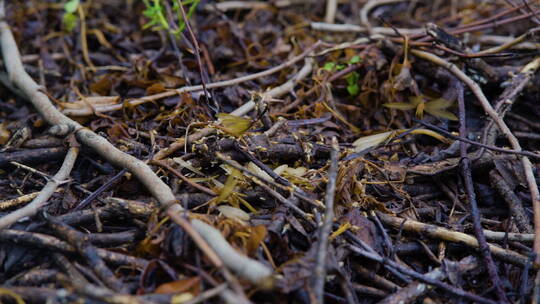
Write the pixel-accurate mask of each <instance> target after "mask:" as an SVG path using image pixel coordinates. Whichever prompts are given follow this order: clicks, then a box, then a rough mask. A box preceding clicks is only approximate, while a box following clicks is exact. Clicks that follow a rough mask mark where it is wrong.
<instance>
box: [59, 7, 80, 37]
mask: <svg viewBox="0 0 540 304" xmlns="http://www.w3.org/2000/svg"><path fill="white" fill-rule="evenodd" d="M79 4H80V3H79V0H69V1H67V2H66V3H65V4H64V16H63V18H62V25H63V26H64V30H66V32H68V33H71V32H72V31H73V29H74V28H75V27H76V26H77V23H78V21H79V19H78V17H77V15H76V14H75V13H76V12H77V8H78V7H79Z"/></svg>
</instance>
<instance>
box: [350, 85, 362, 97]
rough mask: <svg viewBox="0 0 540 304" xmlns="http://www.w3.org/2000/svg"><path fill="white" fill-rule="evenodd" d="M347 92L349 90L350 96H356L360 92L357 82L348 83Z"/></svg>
mask: <svg viewBox="0 0 540 304" xmlns="http://www.w3.org/2000/svg"><path fill="white" fill-rule="evenodd" d="M347 92H349V94H350V95H351V96H356V95H358V93H359V92H360V87H359V86H358V85H357V84H353V85H348V86H347Z"/></svg>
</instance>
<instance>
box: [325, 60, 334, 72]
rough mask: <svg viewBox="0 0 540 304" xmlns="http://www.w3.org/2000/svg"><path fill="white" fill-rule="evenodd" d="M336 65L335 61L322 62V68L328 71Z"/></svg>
mask: <svg viewBox="0 0 540 304" xmlns="http://www.w3.org/2000/svg"><path fill="white" fill-rule="evenodd" d="M335 67H336V63H335V62H327V63H325V64H324V66H323V69H324V70H327V71H329V72H332V71H333V70H334V68H335Z"/></svg>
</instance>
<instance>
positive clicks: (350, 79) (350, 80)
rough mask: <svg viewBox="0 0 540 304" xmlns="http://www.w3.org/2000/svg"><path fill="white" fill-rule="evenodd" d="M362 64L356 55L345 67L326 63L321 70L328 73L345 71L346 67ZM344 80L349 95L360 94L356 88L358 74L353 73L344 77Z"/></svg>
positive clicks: (357, 87) (358, 88) (358, 78)
mask: <svg viewBox="0 0 540 304" xmlns="http://www.w3.org/2000/svg"><path fill="white" fill-rule="evenodd" d="M360 62H362V58H361V57H360V56H358V55H355V56H353V57H352V58H351V59H350V60H349V62H347V65H345V64H338V63H335V62H327V63H325V64H324V66H323V69H324V70H326V71H329V72H334V71H341V70H343V69H345V68H346V67H347V66H348V65H353V64H357V63H360ZM345 80H346V81H347V92H349V95H351V96H356V95H358V93H360V87H359V86H358V81H359V80H360V74H358V72H356V71H353V72H351V73H349V74H347V76H346V77H345Z"/></svg>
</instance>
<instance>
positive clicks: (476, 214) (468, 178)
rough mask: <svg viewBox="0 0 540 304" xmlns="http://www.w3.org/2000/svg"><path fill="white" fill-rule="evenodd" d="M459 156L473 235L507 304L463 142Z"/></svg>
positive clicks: (462, 124) (463, 129) (462, 126)
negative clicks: (483, 227) (483, 224)
mask: <svg viewBox="0 0 540 304" xmlns="http://www.w3.org/2000/svg"><path fill="white" fill-rule="evenodd" d="M458 88H459V90H458V97H457V99H458V105H459V135H460V136H461V137H463V138H466V137H467V134H468V132H467V125H466V120H465V119H466V118H465V97H464V96H463V85H462V84H461V83H459V87H458ZM459 148H460V149H459V150H460V156H461V166H460V167H461V175H462V178H463V182H464V183H465V192H466V193H467V199H468V201H469V206H470V210H471V217H472V220H473V227H474V234H475V236H476V239H477V240H478V246H479V248H480V252H481V253H482V256H483V258H484V263H485V264H486V268H487V270H488V273H489V276H490V278H491V281H492V283H493V285H494V287H495V291H496V293H497V297H498V298H499V301H501V302H503V303H509V301H508V298H507V297H506V294H505V292H504V288H503V286H502V282H501V278H500V277H499V274H498V273H497V268H496V266H495V262H493V257H492V256H491V252H490V251H489V246H488V244H487V241H486V236H485V235H484V231H483V230H482V224H481V222H480V211H479V210H478V204H477V203H476V193H475V191H474V185H473V179H472V172H471V171H472V170H471V160H470V159H469V158H468V157H467V145H466V144H465V143H464V142H461V143H460V147H459Z"/></svg>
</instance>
